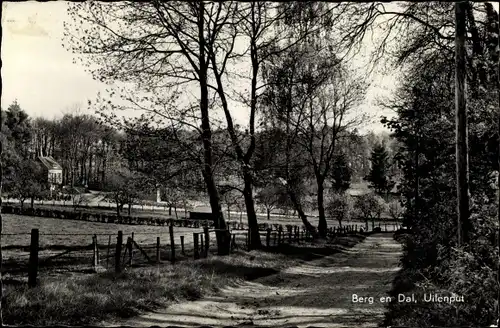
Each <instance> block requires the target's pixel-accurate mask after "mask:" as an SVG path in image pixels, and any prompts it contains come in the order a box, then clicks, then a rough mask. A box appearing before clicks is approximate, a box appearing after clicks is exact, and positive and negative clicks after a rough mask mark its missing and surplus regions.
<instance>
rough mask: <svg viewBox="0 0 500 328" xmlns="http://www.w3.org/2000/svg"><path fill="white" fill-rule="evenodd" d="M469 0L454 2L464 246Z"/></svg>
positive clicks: (459, 194)
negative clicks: (466, 46)
mask: <svg viewBox="0 0 500 328" xmlns="http://www.w3.org/2000/svg"><path fill="white" fill-rule="evenodd" d="M467 4H468V3H467V1H462V2H455V110H456V117H455V123H456V140H455V142H456V170H457V171H456V179H457V181H456V183H457V185H456V186H457V219H458V220H457V238H458V240H457V243H458V246H459V247H460V246H463V245H464V244H467V242H468V234H469V156H468V140H467V139H468V137H467V134H468V132H467V98H466V93H465V92H466V90H465V88H466V80H465V79H466V74H467V71H466V66H465V65H466V61H465V36H466V8H467Z"/></svg>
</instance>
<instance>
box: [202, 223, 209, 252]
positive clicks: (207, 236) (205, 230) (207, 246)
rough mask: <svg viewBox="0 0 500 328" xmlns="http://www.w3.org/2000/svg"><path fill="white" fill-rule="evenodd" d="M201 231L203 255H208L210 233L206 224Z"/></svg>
mask: <svg viewBox="0 0 500 328" xmlns="http://www.w3.org/2000/svg"><path fill="white" fill-rule="evenodd" d="M203 233H204V235H205V257H208V248H209V247H210V239H209V237H210V235H209V232H208V225H207V226H205V227H203Z"/></svg>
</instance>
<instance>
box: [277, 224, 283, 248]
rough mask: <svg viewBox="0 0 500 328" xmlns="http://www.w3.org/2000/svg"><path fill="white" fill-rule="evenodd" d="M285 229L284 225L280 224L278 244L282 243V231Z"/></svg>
mask: <svg viewBox="0 0 500 328" xmlns="http://www.w3.org/2000/svg"><path fill="white" fill-rule="evenodd" d="M282 231H283V226H282V225H281V224H280V227H279V228H278V245H280V244H281V232H282Z"/></svg>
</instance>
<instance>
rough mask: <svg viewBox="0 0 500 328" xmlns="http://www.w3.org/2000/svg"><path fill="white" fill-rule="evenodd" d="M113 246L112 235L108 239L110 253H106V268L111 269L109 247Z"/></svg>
mask: <svg viewBox="0 0 500 328" xmlns="http://www.w3.org/2000/svg"><path fill="white" fill-rule="evenodd" d="M110 248H111V235H109V239H108V254H106V269H109V249H110Z"/></svg>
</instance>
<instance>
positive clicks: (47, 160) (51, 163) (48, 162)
mask: <svg viewBox="0 0 500 328" xmlns="http://www.w3.org/2000/svg"><path fill="white" fill-rule="evenodd" d="M38 159H39V160H40V162H42V164H43V165H44V166H45V167H46V168H47V169H49V170H62V166H61V165H59V163H57V162H56V160H55V159H54V158H53V157H52V156H38Z"/></svg>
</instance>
